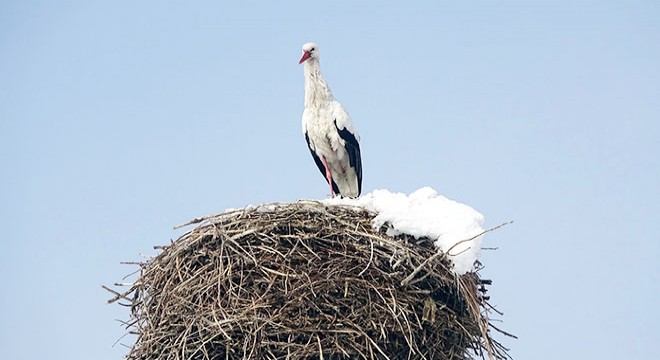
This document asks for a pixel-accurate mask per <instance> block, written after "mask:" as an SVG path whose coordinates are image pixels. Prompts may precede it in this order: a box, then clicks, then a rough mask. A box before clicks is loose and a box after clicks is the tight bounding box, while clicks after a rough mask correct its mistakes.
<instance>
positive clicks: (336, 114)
mask: <svg viewBox="0 0 660 360" xmlns="http://www.w3.org/2000/svg"><path fill="white" fill-rule="evenodd" d="M302 50H303V55H302V58H300V62H299V63H301V64H304V65H303V66H304V73H305V110H304V111H303V115H302V130H303V133H304V134H305V140H307V146H308V147H309V150H310V152H311V153H312V157H313V158H314V161H315V162H316V165H317V166H318V168H319V170H320V171H321V173H322V174H323V176H324V177H325V178H326V181H327V182H328V184H329V185H330V195H331V196H333V197H334V194H339V195H341V196H345V197H351V198H354V197H358V196H359V195H360V193H361V191H362V160H361V157H360V144H359V140H360V136H359V135H358V133H357V130H356V129H355V126H354V125H353V122H352V121H351V117H350V116H349V115H348V112H346V110H344V107H343V106H342V105H341V104H340V103H339V102H338V101H337V100H335V98H334V97H333V96H332V92H331V91H330V87H328V83H327V82H326V81H325V79H324V78H323V75H321V66H320V63H319V48H318V46H317V45H316V44H314V43H307V44H305V45H303V48H302Z"/></svg>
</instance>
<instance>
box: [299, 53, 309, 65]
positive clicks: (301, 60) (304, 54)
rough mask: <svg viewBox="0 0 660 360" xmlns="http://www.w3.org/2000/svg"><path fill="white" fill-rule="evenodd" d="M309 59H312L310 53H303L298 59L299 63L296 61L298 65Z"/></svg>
mask: <svg viewBox="0 0 660 360" xmlns="http://www.w3.org/2000/svg"><path fill="white" fill-rule="evenodd" d="M310 57H312V53H310V52H309V51H305V52H304V53H303V56H302V57H301V58H300V61H298V64H302V63H303V62H304V61H305V60H307V59H309V58H310Z"/></svg>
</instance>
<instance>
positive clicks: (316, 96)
mask: <svg viewBox="0 0 660 360" xmlns="http://www.w3.org/2000/svg"><path fill="white" fill-rule="evenodd" d="M310 60H311V61H306V62H305V63H304V67H305V107H307V106H320V105H322V104H324V103H325V102H327V101H330V100H332V92H331V91H330V87H329V86H328V83H327V82H326V81H325V78H324V77H323V75H322V74H321V66H320V64H319V62H318V60H315V59H310Z"/></svg>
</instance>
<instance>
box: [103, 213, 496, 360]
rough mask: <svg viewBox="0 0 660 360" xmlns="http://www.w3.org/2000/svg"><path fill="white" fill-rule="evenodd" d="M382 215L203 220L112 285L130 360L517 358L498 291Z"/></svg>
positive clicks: (230, 215)
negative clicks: (495, 301)
mask: <svg viewBox="0 0 660 360" xmlns="http://www.w3.org/2000/svg"><path fill="white" fill-rule="evenodd" d="M374 216H375V214H373V213H369V212H367V211H365V210H363V209H356V208H350V207H343V206H326V205H323V204H321V203H318V202H310V201H307V202H297V203H292V204H270V205H264V206H261V207H254V208H249V209H243V210H237V211H231V212H227V213H223V214H219V215H214V216H210V217H206V218H201V219H196V220H194V221H193V222H191V223H189V224H192V223H198V224H199V225H198V226H197V227H195V228H194V229H192V230H190V231H188V232H187V233H185V234H184V235H182V236H181V237H180V238H179V239H177V240H176V241H173V242H172V243H171V244H170V245H167V246H159V247H157V249H160V250H162V251H161V252H160V254H158V255H157V256H155V257H153V258H151V259H149V260H148V261H146V262H144V263H137V264H138V265H139V267H140V269H139V270H138V272H139V277H138V279H137V281H135V282H134V283H132V284H125V286H129V289H128V290H126V291H115V290H112V289H109V288H106V289H108V290H110V291H112V292H113V293H114V294H115V297H114V298H113V299H111V300H109V302H115V301H119V303H123V302H124V301H128V304H123V305H127V306H129V307H130V309H131V319H130V321H128V322H127V323H126V324H127V327H128V329H129V331H130V332H132V333H134V334H137V339H136V342H135V344H134V345H133V346H132V348H131V350H130V353H129V354H128V355H127V358H128V359H131V360H152V359H153V360H155V359H160V360H165V359H181V360H183V359H186V360H187V359H191V360H198V359H199V360H202V359H292V360H296V359H469V358H474V357H480V358H486V357H488V358H490V359H505V358H509V356H508V355H507V353H506V349H505V348H504V347H503V346H502V345H501V344H500V343H498V342H496V341H495V340H494V339H493V338H492V337H491V335H490V332H489V329H490V328H492V325H491V324H489V321H488V318H487V316H486V315H487V311H486V310H487V309H488V304H487V303H486V300H487V297H486V296H485V295H484V294H485V291H486V290H485V285H486V284H489V283H490V282H489V281H486V280H481V279H480V278H479V276H478V274H477V273H467V274H465V275H462V276H457V275H455V274H454V273H453V272H452V271H451V270H450V268H451V264H450V262H449V260H447V258H446V257H445V256H444V255H442V254H441V253H438V251H437V249H436V248H435V246H434V245H433V243H432V241H431V240H429V239H424V238H423V239H415V238H413V237H410V236H407V235H401V236H397V237H390V236H388V235H386V234H385V231H386V228H385V227H386V226H387V225H385V226H384V227H383V228H381V229H374V228H373V227H372V223H371V219H373V217H374ZM189 224H186V225H189ZM134 264H135V263H134ZM117 285H119V284H117ZM495 329H496V328H495Z"/></svg>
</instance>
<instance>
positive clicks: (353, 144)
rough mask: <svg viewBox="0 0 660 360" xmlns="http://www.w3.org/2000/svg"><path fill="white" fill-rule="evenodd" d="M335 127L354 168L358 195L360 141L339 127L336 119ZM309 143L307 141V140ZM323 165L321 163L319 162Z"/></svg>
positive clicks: (359, 186) (360, 178)
mask: <svg viewBox="0 0 660 360" xmlns="http://www.w3.org/2000/svg"><path fill="white" fill-rule="evenodd" d="M335 128H336V129H337V132H338V133H339V136H340V137H341V138H342V139H343V140H344V142H345V143H346V145H345V146H344V147H345V148H346V152H348V161H349V163H350V165H351V167H354V168H355V174H356V175H357V181H358V196H360V194H361V193H362V157H361V156H360V143H358V141H357V139H356V138H355V135H353V133H351V132H350V131H348V130H347V129H346V128H343V129H339V127H338V126H337V120H335ZM308 143H309V141H308ZM321 166H323V164H321Z"/></svg>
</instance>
